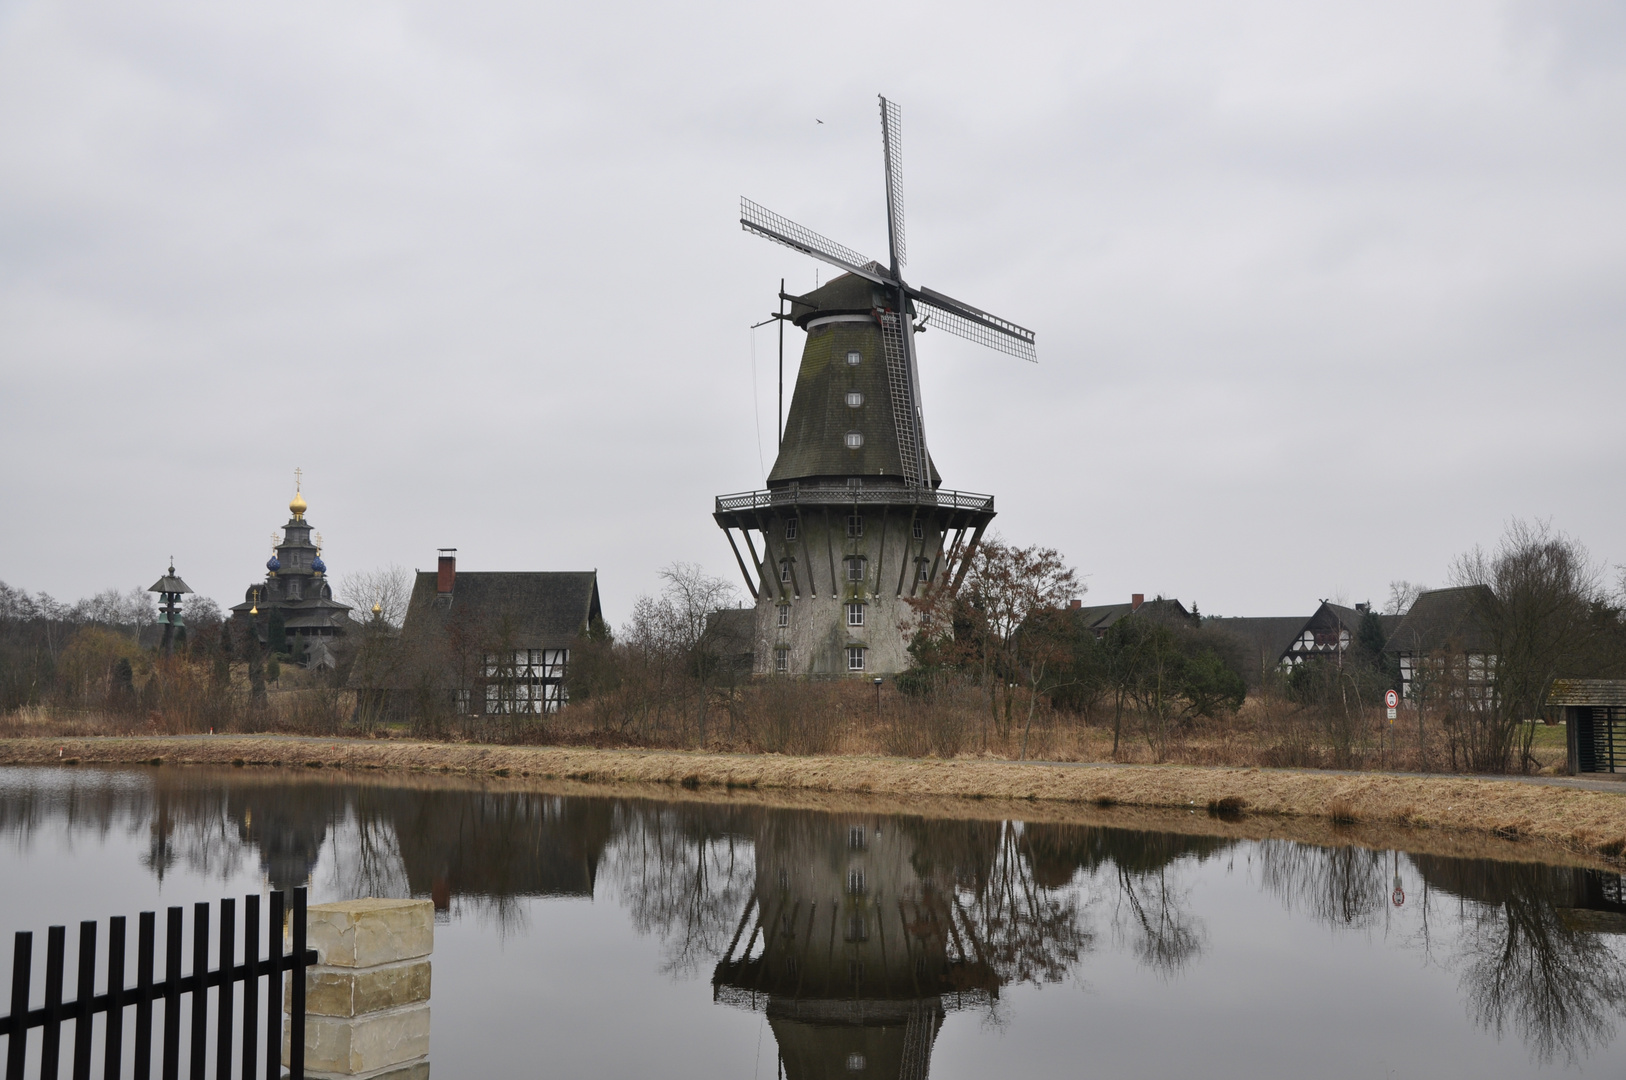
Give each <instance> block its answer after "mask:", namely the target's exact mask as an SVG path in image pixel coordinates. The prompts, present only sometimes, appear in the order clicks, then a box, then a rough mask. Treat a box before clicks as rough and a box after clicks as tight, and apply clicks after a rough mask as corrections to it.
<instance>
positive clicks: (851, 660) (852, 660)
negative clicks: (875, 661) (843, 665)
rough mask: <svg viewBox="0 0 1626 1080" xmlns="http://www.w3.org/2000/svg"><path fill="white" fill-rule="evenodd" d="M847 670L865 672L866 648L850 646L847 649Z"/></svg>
mask: <svg viewBox="0 0 1626 1080" xmlns="http://www.w3.org/2000/svg"><path fill="white" fill-rule="evenodd" d="M847 670H848V671H863V670H864V647H863V646H862V645H849V646H848V647H847Z"/></svg>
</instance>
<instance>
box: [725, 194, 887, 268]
mask: <svg viewBox="0 0 1626 1080" xmlns="http://www.w3.org/2000/svg"><path fill="white" fill-rule="evenodd" d="M740 227H741V228H743V229H744V230H745V231H746V232H748V233H755V234H756V235H757V236H760V237H762V238H763V239H764V240H772V241H773V242H774V243H776V244H784V245H785V246H786V247H788V248H791V249H792V250H795V251H800V252H802V253H804V254H807V255H811V256H813V257H814V258H815V259H823V260H824V261H825V262H827V263H829V264H830V265H831V266H837V267H840V268H841V269H843V270H845V271H847V272H848V273H849V274H857V275H858V276H859V277H861V278H868V279H869V280H870V281H873V282H875V283H876V284H877V285H891V286H893V287H894V288H896V287H897V284H898V283H897V282H895V281H893V280H892V279H891V278H890V277H888V276H887V275H886V273H885V272H884V271H882V269H881V264H880V263H878V262H876V261H875V260H874V259H871V258H869V257H867V256H864V255H860V254H859V253H858V252H856V251H854V250H853V249H852V248H850V247H845V246H843V245H841V244H838V243H836V242H835V241H834V240H830V239H827V238H825V237H823V236H820V235H819V234H818V233H816V232H814V231H813V230H812V229H809V228H807V227H805V226H802V225H798V224H796V223H795V222H794V221H792V220H790V218H787V217H781V216H779V215H778V214H776V213H774V212H773V211H772V210H769V209H768V208H767V207H765V206H760V205H758V204H757V203H754V202H752V201H751V200H750V199H747V198H745V197H744V196H743V195H742V196H741V197H740Z"/></svg>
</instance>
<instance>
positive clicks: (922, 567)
mask: <svg viewBox="0 0 1626 1080" xmlns="http://www.w3.org/2000/svg"><path fill="white" fill-rule="evenodd" d="M915 565H916V568H917V569H916V580H917V581H930V580H931V579H932V571H931V567H930V566H929V565H928V564H927V562H926V560H925V559H921V560H919V561H918V562H917V563H916V564H915Z"/></svg>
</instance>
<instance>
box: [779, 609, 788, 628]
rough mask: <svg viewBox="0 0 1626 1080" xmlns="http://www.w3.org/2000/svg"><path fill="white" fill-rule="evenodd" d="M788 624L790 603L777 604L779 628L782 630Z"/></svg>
mask: <svg viewBox="0 0 1626 1080" xmlns="http://www.w3.org/2000/svg"><path fill="white" fill-rule="evenodd" d="M789 625H790V605H789V604H780V605H779V629H781V630H783V629H784V628H785V627H787V626H789Z"/></svg>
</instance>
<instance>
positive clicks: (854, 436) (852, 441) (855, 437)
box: [847, 431, 864, 450]
mask: <svg viewBox="0 0 1626 1080" xmlns="http://www.w3.org/2000/svg"><path fill="white" fill-rule="evenodd" d="M863 445H864V433H863V432H862V431H849V432H847V449H849V450H859V449H862V448H863Z"/></svg>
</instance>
